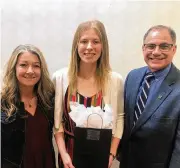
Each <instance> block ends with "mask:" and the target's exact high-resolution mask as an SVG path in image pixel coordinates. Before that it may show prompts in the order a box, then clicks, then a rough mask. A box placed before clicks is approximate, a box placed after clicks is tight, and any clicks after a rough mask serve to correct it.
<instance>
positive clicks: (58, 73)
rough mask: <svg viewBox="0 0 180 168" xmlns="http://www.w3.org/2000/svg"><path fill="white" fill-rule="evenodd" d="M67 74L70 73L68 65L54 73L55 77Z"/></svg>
mask: <svg viewBox="0 0 180 168" xmlns="http://www.w3.org/2000/svg"><path fill="white" fill-rule="evenodd" d="M67 74H68V68H67V67H65V68H62V69H59V70H57V71H56V72H54V73H53V79H56V78H60V77H63V76H67Z"/></svg>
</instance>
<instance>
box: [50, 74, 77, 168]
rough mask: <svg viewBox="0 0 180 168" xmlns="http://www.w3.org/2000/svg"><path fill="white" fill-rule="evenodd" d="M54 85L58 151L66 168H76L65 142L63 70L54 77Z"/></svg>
mask: <svg viewBox="0 0 180 168" xmlns="http://www.w3.org/2000/svg"><path fill="white" fill-rule="evenodd" d="M53 83H54V85H55V106H54V107H55V108H54V109H55V110H54V136H55V140H56V143H57V147H58V151H59V153H60V155H61V158H62V161H63V164H64V168H74V166H73V165H72V161H71V158H70V156H69V154H68V153H67V150H66V147H65V140H64V129H63V124H62V113H63V103H64V101H63V99H64V95H63V70H62V71H57V72H56V73H54V75H53Z"/></svg>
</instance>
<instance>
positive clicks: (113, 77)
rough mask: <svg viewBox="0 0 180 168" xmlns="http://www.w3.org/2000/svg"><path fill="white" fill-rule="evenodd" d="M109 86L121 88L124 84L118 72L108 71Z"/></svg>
mask: <svg viewBox="0 0 180 168" xmlns="http://www.w3.org/2000/svg"><path fill="white" fill-rule="evenodd" d="M109 82H110V86H111V88H112V87H113V88H114V89H117V88H122V87H123V85H124V81H123V77H122V76H121V74H119V73H118V72H114V71H111V72H110V81H109Z"/></svg>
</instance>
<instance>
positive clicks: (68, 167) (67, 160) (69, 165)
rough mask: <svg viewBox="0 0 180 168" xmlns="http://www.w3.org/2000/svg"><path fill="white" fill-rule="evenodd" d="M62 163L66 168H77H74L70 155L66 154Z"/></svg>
mask: <svg viewBox="0 0 180 168" xmlns="http://www.w3.org/2000/svg"><path fill="white" fill-rule="evenodd" d="M62 161H63V164H64V168H75V167H74V166H73V164H72V161H71V158H70V156H69V154H68V153H65V154H64V155H63V156H62Z"/></svg>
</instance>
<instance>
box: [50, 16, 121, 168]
mask: <svg viewBox="0 0 180 168" xmlns="http://www.w3.org/2000/svg"><path fill="white" fill-rule="evenodd" d="M53 81H54V84H55V123H54V133H55V139H56V142H57V145H58V149H59V152H60V157H59V158H60V162H59V165H60V168H61V167H64V168H74V165H73V163H72V160H73V147H74V129H75V125H76V124H75V122H74V121H73V120H72V119H71V117H70V116H69V112H70V101H72V102H76V103H79V104H83V105H84V106H85V107H91V106H94V107H97V106H100V107H101V109H102V110H103V109H104V107H105V105H106V104H109V105H110V106H111V107H112V112H113V118H114V120H113V128H112V142H111V147H110V154H109V166H108V167H111V165H112V161H113V159H114V158H115V155H116V151H117V147H118V144H119V142H120V139H121V136H122V132H123V121H124V119H123V117H124V113H123V82H122V77H121V75H119V74H118V73H115V72H112V71H111V68H110V64H109V46H108V39H107V35H106V31H105V27H104V25H103V23H101V22H100V21H98V20H93V21H87V22H83V23H81V24H80V25H79V26H78V28H77V30H76V33H75V35H74V40H73V44H72V51H71V60H70V65H69V67H68V68H65V69H61V70H59V71H57V72H55V73H54V75H53ZM97 160H98V159H97ZM81 162H82V163H83V160H81ZM92 162H93V160H92ZM107 163H108V162H107ZM83 167H86V168H89V167H92V165H91V163H90V162H89V164H88V165H84V166H83ZM76 168H78V167H76ZM93 168H96V167H95V166H93ZM103 168H105V167H103Z"/></svg>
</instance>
